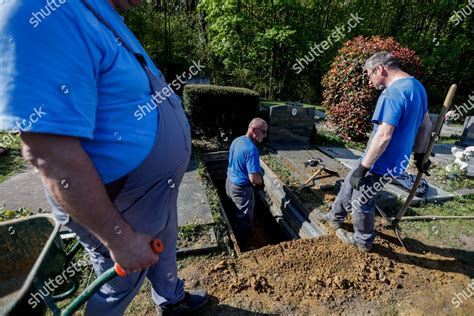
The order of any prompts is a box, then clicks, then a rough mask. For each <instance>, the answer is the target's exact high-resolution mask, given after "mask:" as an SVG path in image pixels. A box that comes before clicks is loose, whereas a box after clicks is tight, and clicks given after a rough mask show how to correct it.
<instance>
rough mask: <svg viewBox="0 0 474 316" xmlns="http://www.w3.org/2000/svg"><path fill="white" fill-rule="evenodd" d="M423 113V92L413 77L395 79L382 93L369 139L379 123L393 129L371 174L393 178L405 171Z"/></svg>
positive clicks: (426, 107) (426, 104)
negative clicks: (388, 174)
mask: <svg viewBox="0 0 474 316" xmlns="http://www.w3.org/2000/svg"><path fill="white" fill-rule="evenodd" d="M427 112H428V97H427V95H426V91H425V88H424V87H423V85H422V84H421V83H420V82H419V81H418V80H417V79H415V78H413V77H407V78H402V79H398V80H396V81H394V82H393V83H392V84H390V85H389V86H388V87H387V88H386V89H385V90H384V91H383V92H382V94H381V95H380V97H379V99H378V100H377V106H376V107H375V111H374V115H373V116H372V123H374V129H373V132H372V135H374V134H375V133H376V132H377V128H378V125H379V124H382V122H385V123H388V124H390V125H393V126H395V129H394V131H393V135H392V139H391V141H390V143H389V144H388V146H387V149H385V151H384V152H383V154H382V155H381V156H380V157H379V159H377V161H376V162H375V164H374V165H373V166H372V168H371V171H372V172H374V173H377V174H381V175H382V174H386V173H387V172H389V171H391V173H392V174H393V175H395V176H396V175H399V174H400V173H401V172H403V171H405V170H406V167H407V166H408V162H409V161H410V155H411V153H412V152H413V145H414V143H415V139H416V135H417V133H418V129H419V128H420V125H421V123H422V122H423V118H424V116H425V114H426V113H427Z"/></svg>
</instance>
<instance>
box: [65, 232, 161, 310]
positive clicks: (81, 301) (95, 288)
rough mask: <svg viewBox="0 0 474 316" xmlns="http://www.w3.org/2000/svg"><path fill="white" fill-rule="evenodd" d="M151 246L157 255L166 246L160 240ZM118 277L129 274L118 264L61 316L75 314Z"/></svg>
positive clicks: (100, 277) (88, 288) (87, 289)
mask: <svg viewBox="0 0 474 316" xmlns="http://www.w3.org/2000/svg"><path fill="white" fill-rule="evenodd" d="M150 245H151V249H152V250H153V252H154V253H155V254H159V253H162V252H163V250H164V249H165V246H164V245H163V242H162V241H161V240H160V239H154V240H152V241H151V243H150ZM119 271H120V272H119ZM121 273H122V274H121ZM117 275H120V276H125V275H127V274H126V273H125V271H123V270H122V268H120V266H119V265H118V264H117V263H115V265H114V266H113V267H111V268H110V269H108V270H106V271H105V272H104V273H102V274H101V275H100V276H99V277H97V279H95V280H94V282H92V283H91V284H90V285H89V286H88V287H87V288H86V289H85V290H84V291H83V292H82V293H81V294H80V295H79V296H78V297H76V298H75V299H74V301H73V302H72V303H71V304H70V305H69V306H68V307H67V308H66V309H64V311H63V312H62V313H61V316H70V315H72V314H74V312H75V311H77V310H78V309H79V308H80V307H81V305H82V304H84V303H85V302H86V301H87V300H88V299H89V298H90V297H91V296H92V295H94V293H95V292H97V291H98V290H99V289H100V288H101V287H102V285H104V284H105V283H107V282H109V281H110V280H112V279H113V278H115V277H116V276H117Z"/></svg>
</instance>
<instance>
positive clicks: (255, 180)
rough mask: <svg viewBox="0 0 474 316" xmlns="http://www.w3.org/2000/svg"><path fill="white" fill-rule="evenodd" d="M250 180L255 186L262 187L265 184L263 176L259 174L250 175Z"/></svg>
mask: <svg viewBox="0 0 474 316" xmlns="http://www.w3.org/2000/svg"><path fill="white" fill-rule="evenodd" d="M249 179H250V182H251V183H252V185H253V186H258V185H261V184H262V183H263V178H262V175H261V174H260V173H258V172H256V173H250V174H249Z"/></svg>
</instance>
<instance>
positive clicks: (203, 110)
mask: <svg viewBox="0 0 474 316" xmlns="http://www.w3.org/2000/svg"><path fill="white" fill-rule="evenodd" d="M183 102H184V106H185V109H186V112H187V113H188V115H189V117H190V120H191V123H192V124H193V131H194V132H195V133H196V134H200V135H204V136H206V137H213V136H219V135H221V136H222V135H226V137H229V136H230V137H234V136H237V135H242V134H244V133H245V131H246V129H247V126H248V123H249V122H250V120H251V119H252V118H253V117H254V116H255V113H256V111H257V106H258V103H259V97H258V93H257V92H255V91H252V90H249V89H244V88H236V87H222V86H213V85H187V86H186V87H185V89H184V100H183Z"/></svg>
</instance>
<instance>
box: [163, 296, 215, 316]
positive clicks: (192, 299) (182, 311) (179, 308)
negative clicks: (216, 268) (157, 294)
mask: <svg viewBox="0 0 474 316" xmlns="http://www.w3.org/2000/svg"><path fill="white" fill-rule="evenodd" d="M208 300H209V297H208V296H207V292H206V290H190V291H189V292H188V291H186V292H184V298H183V299H182V300H181V301H179V302H178V303H175V304H171V305H163V306H156V311H157V312H158V316H161V315H163V316H165V315H170V316H171V315H173V316H177V315H186V314H187V313H191V312H197V311H199V310H200V309H201V308H203V307H204V305H206V303H207V301H208Z"/></svg>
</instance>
